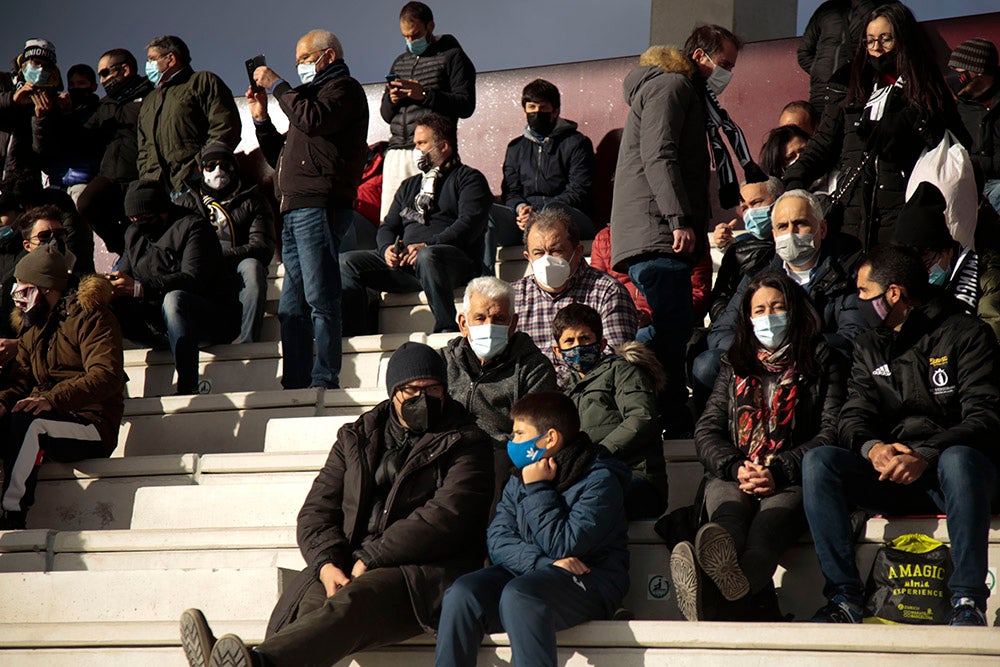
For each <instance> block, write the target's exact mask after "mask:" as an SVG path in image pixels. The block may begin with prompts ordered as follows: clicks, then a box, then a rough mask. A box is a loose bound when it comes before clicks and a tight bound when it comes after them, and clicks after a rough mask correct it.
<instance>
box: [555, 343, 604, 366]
mask: <svg viewBox="0 0 1000 667" xmlns="http://www.w3.org/2000/svg"><path fill="white" fill-rule="evenodd" d="M559 352H560V353H561V354H562V358H563V361H565V362H566V365H567V366H569V367H570V368H572V369H573V370H575V371H576V372H577V373H586V372H588V371H590V369H591V368H593V367H594V366H596V365H597V362H598V361H600V360H601V344H600V343H591V344H590V345H577V346H576V347H571V348H569V349H568V350H559Z"/></svg>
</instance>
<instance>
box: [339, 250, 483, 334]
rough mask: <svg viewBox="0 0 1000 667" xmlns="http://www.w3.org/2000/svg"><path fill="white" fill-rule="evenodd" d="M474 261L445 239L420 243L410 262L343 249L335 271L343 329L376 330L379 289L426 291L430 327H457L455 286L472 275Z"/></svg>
mask: <svg viewBox="0 0 1000 667" xmlns="http://www.w3.org/2000/svg"><path fill="white" fill-rule="evenodd" d="M477 269H478V267H477V266H475V263H474V262H473V261H472V260H471V259H469V256H468V255H466V254H465V253H464V252H463V251H462V250H460V249H458V248H456V247H455V246H450V245H430V246H426V247H424V248H421V249H420V251H419V252H418V253H417V261H416V262H415V263H414V265H413V266H412V267H405V268H401V269H390V268H389V265H388V264H386V263H385V259H383V258H382V255H381V254H380V253H379V252H378V251H375V250H356V251H354V252H348V253H344V256H343V257H342V258H341V260H340V273H341V276H342V277H343V280H344V312H345V313H351V316H350V317H349V318H345V319H344V331H345V335H351V336H358V335H364V334H374V333H378V295H377V294H372V293H369V290H372V291H381V292H391V293H399V292H419V291H421V290H423V291H424V293H425V294H426V295H427V303H428V304H430V307H431V312H432V313H434V333H439V332H441V331H458V323H457V321H456V319H455V318H456V313H455V290H456V289H458V288H460V287H464V286H465V284H466V283H467V282H469V280H471V279H472V278H474V277H475V276H476V275H478V273H479V272H478V270H477Z"/></svg>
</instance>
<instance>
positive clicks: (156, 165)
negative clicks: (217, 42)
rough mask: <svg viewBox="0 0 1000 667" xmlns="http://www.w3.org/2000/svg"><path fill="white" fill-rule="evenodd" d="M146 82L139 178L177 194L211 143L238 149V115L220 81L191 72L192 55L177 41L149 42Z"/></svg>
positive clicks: (167, 38) (141, 111) (169, 38)
mask: <svg viewBox="0 0 1000 667" xmlns="http://www.w3.org/2000/svg"><path fill="white" fill-rule="evenodd" d="M146 76H147V77H149V81H150V83H152V84H153V85H154V86H155V88H154V89H153V92H151V93H150V94H149V96H148V97H146V99H145V100H143V102H142V107H141V108H140V109H139V121H138V125H137V128H138V133H139V158H138V161H137V164H138V167H139V178H140V179H143V180H149V181H159V182H160V183H162V184H163V186H164V187H166V188H167V191H168V192H173V193H179V192H182V191H183V190H184V182H185V181H186V180H187V179H188V178H189V177H191V175H192V174H196V173H197V172H198V155H199V154H200V153H201V151H202V150H203V149H204V148H205V147H206V146H207V145H208V144H209V143H211V142H212V141H221V142H222V143H224V144H226V145H227V146H229V148H232V149H235V148H236V145H237V144H238V143H239V142H240V126H241V124H240V113H239V111H238V110H237V109H236V100H235V99H233V93H232V92H231V91H230V90H229V88H228V87H227V86H226V84H225V83H224V82H223V81H222V79H220V78H219V77H218V76H216V75H215V74H213V73H212V72H204V71H202V72H195V71H194V70H193V69H192V68H191V52H190V51H189V50H188V47H187V44H185V43H184V41H183V40H182V39H181V38H180V37H175V36H173V35H164V36H163V37H157V38H156V39H154V40H152V41H150V42H149V44H148V45H147V46H146Z"/></svg>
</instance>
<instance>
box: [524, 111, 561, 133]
mask: <svg viewBox="0 0 1000 667" xmlns="http://www.w3.org/2000/svg"><path fill="white" fill-rule="evenodd" d="M527 116H528V127H530V128H531V130H532V132H535V133H537V134H540V135H542V136H543V137H547V136H549V132H551V131H552V129H553V128H554V127H555V126H556V123H555V121H554V120H553V119H552V112H551V111H532V112H530V113H529V114H527Z"/></svg>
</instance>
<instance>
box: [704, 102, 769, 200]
mask: <svg viewBox="0 0 1000 667" xmlns="http://www.w3.org/2000/svg"><path fill="white" fill-rule="evenodd" d="M705 108H706V109H707V110H708V115H707V118H706V128H705V131H706V133H707V134H708V143H709V144H710V145H711V147H712V161H713V162H714V163H715V173H716V174H717V175H718V177H719V204H720V205H721V206H722V208H733V207H734V206H736V205H738V204H739V203H740V187H739V182H738V181H737V179H736V168H735V167H734V166H733V159H732V158H731V157H730V156H729V151H727V150H726V145H725V144H724V143H722V135H721V134H720V130H721V131H722V132H724V133H725V135H726V139H728V140H729V145H730V146H732V147H733V151H734V152H735V153H736V158H737V159H738V160H739V161H740V166H741V167H743V175H744V177H745V178H746V180H747V182H754V183H756V182H760V181H766V180H767V177H766V176H765V175H764V172H763V171H761V169H760V167H758V166H757V163H756V162H754V161H753V157H752V156H751V155H750V148H749V147H748V146H747V138H746V137H745V136H743V130H741V129H740V126H739V125H737V124H736V123H735V122H734V121H733V119H732V118H730V117H729V113H728V112H727V111H726V110H725V109H723V108H722V106H721V105H720V104H719V99H718V98H717V97H716V96H715V93H713V92H712V91H711V90H709V89H708V88H706V89H705Z"/></svg>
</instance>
